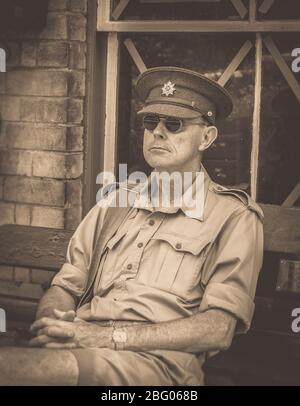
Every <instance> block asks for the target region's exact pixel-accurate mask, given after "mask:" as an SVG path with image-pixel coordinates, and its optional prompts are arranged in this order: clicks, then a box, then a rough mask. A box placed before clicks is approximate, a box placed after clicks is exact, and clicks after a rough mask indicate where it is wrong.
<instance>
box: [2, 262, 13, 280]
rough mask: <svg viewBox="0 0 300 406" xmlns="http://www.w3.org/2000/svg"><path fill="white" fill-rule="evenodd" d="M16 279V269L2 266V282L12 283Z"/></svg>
mask: <svg viewBox="0 0 300 406" xmlns="http://www.w3.org/2000/svg"><path fill="white" fill-rule="evenodd" d="M13 279H14V268H13V267H12V266H6V265H0V280H2V281H12V280H13Z"/></svg>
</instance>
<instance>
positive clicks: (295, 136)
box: [258, 33, 300, 205]
mask: <svg viewBox="0 0 300 406" xmlns="http://www.w3.org/2000/svg"><path fill="white" fill-rule="evenodd" d="M272 39H273V41H274V42H275V44H276V46H277V47H278V48H279V50H280V52H281V54H282V56H283V57H284V59H285V61H286V62H287V63H288V65H289V66H291V63H292V59H293V58H292V57H291V51H292V49H293V48H296V47H297V45H299V44H300V35H299V34H298V33H297V34H295V33H293V34H276V35H275V34H272ZM295 77H296V78H297V80H298V82H299V74H295ZM262 83H263V86H262V108H261V136H260V153H259V183H258V199H259V201H260V202H264V203H272V204H279V205H281V204H282V203H283V202H284V201H285V199H286V198H287V197H288V195H289V194H290V193H291V191H292V190H293V188H294V187H295V186H296V184H297V183H298V182H299V181H300V159H299V151H300V134H299V126H298V123H299V112H300V105H299V102H298V100H297V99H296V97H295V95H294V93H293V92H292V90H291V89H290V87H289V85H288V83H287V82H286V80H285V78H284V77H283V75H282V73H281V72H280V71H279V69H278V67H277V65H276V63H275V61H274V59H273V58H272V56H271V55H270V54H269V53H268V51H267V50H266V49H265V50H264V55H263V82H262ZM298 203H299V202H298Z"/></svg>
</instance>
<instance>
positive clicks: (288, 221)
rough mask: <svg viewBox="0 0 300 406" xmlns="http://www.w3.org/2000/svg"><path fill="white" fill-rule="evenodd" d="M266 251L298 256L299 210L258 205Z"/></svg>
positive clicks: (299, 239) (299, 252)
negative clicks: (261, 211) (260, 209)
mask: <svg viewBox="0 0 300 406" xmlns="http://www.w3.org/2000/svg"><path fill="white" fill-rule="evenodd" d="M260 206H261V208H262V209H263V212H264V214H265V221H264V240H265V249H266V250H267V251H274V252H283V253H287V254H288V253H289V254H296V255H300V209H299V208H285V207H281V206H274V205H270V204H260Z"/></svg>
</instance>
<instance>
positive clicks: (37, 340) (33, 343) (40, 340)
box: [28, 335, 53, 347]
mask: <svg viewBox="0 0 300 406" xmlns="http://www.w3.org/2000/svg"><path fill="white" fill-rule="evenodd" d="M51 341H53V338H51V337H48V336H46V335H40V336H37V337H34V338H32V339H31V340H30V341H29V343H28V345H29V346H30V347H42V346H43V345H44V344H47V343H50V342H51Z"/></svg>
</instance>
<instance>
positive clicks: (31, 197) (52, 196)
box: [4, 176, 65, 206]
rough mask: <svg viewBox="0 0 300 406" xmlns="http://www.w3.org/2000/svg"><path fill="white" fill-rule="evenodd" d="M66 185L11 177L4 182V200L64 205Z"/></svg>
mask: <svg viewBox="0 0 300 406" xmlns="http://www.w3.org/2000/svg"><path fill="white" fill-rule="evenodd" d="M64 189H65V188H64V183H63V182H62V181H58V180H54V179H51V180H50V179H34V178H27V177H19V176H9V177H7V178H6V179H5V181H4V199H5V200H7V201H14V202H20V203H36V204H44V205H48V206H63V205H64V194H65V193H64Z"/></svg>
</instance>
